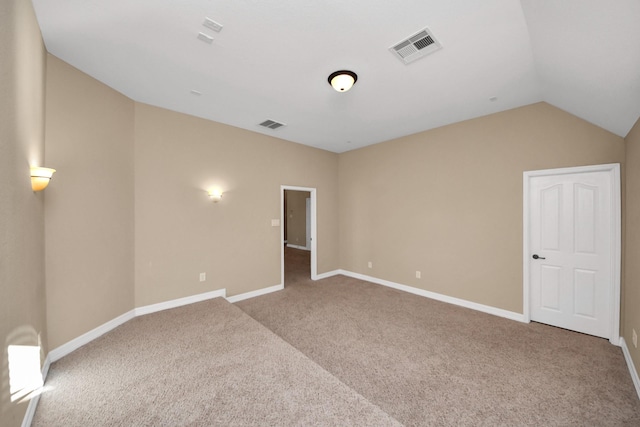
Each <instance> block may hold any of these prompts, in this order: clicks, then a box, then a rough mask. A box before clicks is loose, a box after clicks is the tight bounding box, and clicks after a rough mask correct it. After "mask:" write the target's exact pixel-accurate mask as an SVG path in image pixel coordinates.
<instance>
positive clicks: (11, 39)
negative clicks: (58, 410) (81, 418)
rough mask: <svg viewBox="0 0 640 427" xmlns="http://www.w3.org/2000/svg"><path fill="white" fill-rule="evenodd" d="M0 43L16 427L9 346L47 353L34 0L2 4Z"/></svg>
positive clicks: (6, 316)
mask: <svg viewBox="0 0 640 427" xmlns="http://www.w3.org/2000/svg"><path fill="white" fill-rule="evenodd" d="M0 40H1V41H0V340H1V341H0V343H1V344H2V349H1V353H0V370H1V371H0V398H1V401H0V420H1V421H0V424H2V425H3V426H7V427H11V426H19V425H21V423H22V420H23V418H24V414H25V412H26V409H27V405H28V402H29V399H25V400H23V401H20V400H18V401H15V402H12V401H11V400H12V399H11V397H12V396H11V392H10V388H9V366H8V346H10V345H29V346H37V345H39V344H42V351H41V357H42V356H44V355H45V354H46V352H47V351H48V346H47V329H46V305H45V262H44V207H43V203H44V198H45V193H34V192H33V191H32V190H31V180H30V178H29V176H30V173H29V166H41V165H42V164H43V163H44V90H45V86H44V85H45V78H44V75H45V50H44V45H43V42H42V37H41V35H40V29H39V27H38V23H37V21H36V18H35V12H34V11H33V6H32V4H31V2H30V1H29V0H4V1H2V2H0ZM45 191H46V190H45ZM39 340H40V342H39Z"/></svg>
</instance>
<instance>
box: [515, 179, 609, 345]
mask: <svg viewBox="0 0 640 427" xmlns="http://www.w3.org/2000/svg"><path fill="white" fill-rule="evenodd" d="M612 179H613V177H612V174H611V173H610V172H608V171H594V172H583V173H570V174H559V175H547V176H533V177H530V178H529V218H530V224H529V233H530V234H529V253H528V257H529V274H530V292H531V293H530V301H531V306H530V307H531V320H535V321H537V322H542V323H546V324H549V325H554V326H558V327H561V328H566V329H570V330H574V331H578V332H583V333H586V334H590V335H595V336H598V337H603V338H613V337H612V333H613V328H612V322H613V319H614V316H613V314H614V313H613V310H614V305H613V303H617V302H615V301H613V299H614V295H615V292H614V283H613V281H614V280H613V279H612V278H614V277H615V276H614V274H612V272H613V269H614V268H616V266H615V265H613V263H614V259H615V257H614V256H612V254H613V253H614V251H613V249H614V248H613V244H614V236H615V233H613V232H612V230H614V224H615V222H614V221H616V219H615V217H614V212H613V209H612V206H613V204H612V194H611V193H612V191H611V189H612V188H613V186H612V182H611V180H612Z"/></svg>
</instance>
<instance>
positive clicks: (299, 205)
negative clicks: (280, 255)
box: [285, 190, 311, 246]
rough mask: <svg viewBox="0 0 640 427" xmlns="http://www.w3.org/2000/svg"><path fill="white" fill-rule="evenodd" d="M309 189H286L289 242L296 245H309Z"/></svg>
mask: <svg viewBox="0 0 640 427" xmlns="http://www.w3.org/2000/svg"><path fill="white" fill-rule="evenodd" d="M309 197H311V193H309V192H308V191H294V190H287V191H285V205H286V206H287V218H286V224H287V225H286V226H287V233H286V235H287V243H288V244H289V245H295V246H306V245H307V199H308V198H309Z"/></svg>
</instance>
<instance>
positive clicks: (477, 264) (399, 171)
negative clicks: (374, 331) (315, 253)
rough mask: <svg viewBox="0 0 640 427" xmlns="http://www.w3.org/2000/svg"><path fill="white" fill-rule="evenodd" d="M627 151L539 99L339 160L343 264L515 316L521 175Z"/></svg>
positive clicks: (619, 158) (616, 158)
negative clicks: (529, 103)
mask: <svg viewBox="0 0 640 427" xmlns="http://www.w3.org/2000/svg"><path fill="white" fill-rule="evenodd" d="M624 153H625V145H624V140H623V139H622V138H620V137H618V136H616V135H613V134H611V133H609V132H607V131H605V130H603V129H601V128H598V127H596V126H594V125H591V124H589V123H587V122H585V121H583V120H581V119H578V118H577V117H575V116H572V115H570V114H568V113H566V112H563V111H561V110H559V109H557V108H554V107H552V106H550V105H548V104H546V103H538V104H533V105H529V106H526V107H522V108H518V109H514V110H510V111H506V112H502V113H498V114H493V115H490V116H486V117H482V118H478V119H474V120H469V121H465V122H461V123H457V124H453V125H449V126H445V127H442V128H439V129H434V130H430V131H426V132H422V133H418V134H415V135H410V136H406V137H403V138H399V139H396V140H393V141H389V142H385V143H382V144H377V145H374V146H370V147H366V148H362V149H359V150H355V151H351V152H347V153H344V154H341V155H340V158H339V171H340V230H341V232H340V252H341V268H343V269H345V270H348V271H352V272H356V273H361V274H366V275H369V276H373V277H376V278H380V279H385V280H389V281H392V282H396V283H401V284H405V285H409V286H413V287H416V288H419V289H424V290H428V291H432V292H437V293H440V294H443V295H448V296H452V297H456V298H461V299H464V300H468V301H472V302H475V303H480V304H485V305H488V306H492V307H497V308H500V309H504V310H509V311H512V312H516V313H522V312H523V306H522V304H523V298H522V286H523V285H522V229H523V228H522V206H523V197H522V185H523V183H522V174H523V172H524V171H530V170H539V169H550V168H560V167H570V166H582V165H592V164H605V163H623V162H624ZM368 261H371V262H372V263H373V268H371V269H369V268H367V262H368ZM417 270H418V271H421V273H422V274H421V275H422V278H421V279H417V278H416V271H417Z"/></svg>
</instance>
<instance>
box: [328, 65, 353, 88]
mask: <svg viewBox="0 0 640 427" xmlns="http://www.w3.org/2000/svg"><path fill="white" fill-rule="evenodd" d="M356 81H358V75H357V74H356V73H354V72H353V71H348V70H340V71H336V72H335V73H331V75H330V76H329V84H330V85H331V86H332V87H333V88H334V89H335V90H337V91H338V92H346V91H348V90H349V89H351V87H352V86H353V85H354V84H355V83H356Z"/></svg>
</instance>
